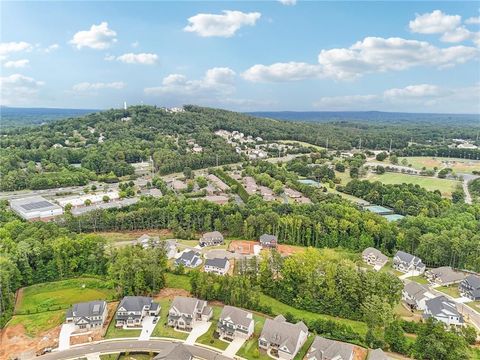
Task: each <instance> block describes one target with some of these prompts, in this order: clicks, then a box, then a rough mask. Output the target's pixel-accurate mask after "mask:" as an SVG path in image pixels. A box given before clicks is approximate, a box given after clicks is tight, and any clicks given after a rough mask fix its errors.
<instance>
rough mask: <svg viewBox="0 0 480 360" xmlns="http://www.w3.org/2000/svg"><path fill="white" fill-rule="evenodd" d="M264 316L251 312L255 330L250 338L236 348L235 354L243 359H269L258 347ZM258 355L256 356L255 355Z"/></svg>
mask: <svg viewBox="0 0 480 360" xmlns="http://www.w3.org/2000/svg"><path fill="white" fill-rule="evenodd" d="M265 319H266V318H265V317H264V316H260V315H258V314H253V320H254V321H255V330H254V333H253V336H252V337H251V339H250V340H248V341H246V342H245V344H243V346H242V347H241V348H240V350H238V352H237V355H238V356H241V357H243V358H245V359H260V360H269V359H271V358H270V357H269V356H268V355H267V354H266V353H265V352H261V351H259V349H258V337H259V336H260V334H261V332H262V329H263V325H264V324H265ZM256 355H258V356H256Z"/></svg>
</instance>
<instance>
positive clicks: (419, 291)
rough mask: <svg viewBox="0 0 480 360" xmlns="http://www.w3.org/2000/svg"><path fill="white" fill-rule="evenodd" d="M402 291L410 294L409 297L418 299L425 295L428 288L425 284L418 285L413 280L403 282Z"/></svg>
mask: <svg viewBox="0 0 480 360" xmlns="http://www.w3.org/2000/svg"><path fill="white" fill-rule="evenodd" d="M403 289H404V291H405V292H406V293H407V294H408V296H410V297H411V298H413V299H415V300H417V301H420V300H421V299H423V298H424V297H425V293H427V292H428V288H427V287H426V286H423V285H420V284H419V283H416V282H414V281H411V282H409V283H408V284H405V286H404V288H403Z"/></svg>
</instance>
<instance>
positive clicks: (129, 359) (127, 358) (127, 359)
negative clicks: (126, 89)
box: [118, 353, 155, 360]
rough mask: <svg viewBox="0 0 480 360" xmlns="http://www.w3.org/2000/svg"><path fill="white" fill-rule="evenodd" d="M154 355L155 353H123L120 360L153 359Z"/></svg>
mask: <svg viewBox="0 0 480 360" xmlns="http://www.w3.org/2000/svg"><path fill="white" fill-rule="evenodd" d="M127 354H128V355H127ZM154 357H155V354H153V353H152V355H150V354H148V353H122V354H120V356H119V358H118V360H152V359H153V358H154Z"/></svg>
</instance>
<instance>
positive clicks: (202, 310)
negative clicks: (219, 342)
mask: <svg viewBox="0 0 480 360" xmlns="http://www.w3.org/2000/svg"><path fill="white" fill-rule="evenodd" d="M212 315H213V310H212V308H211V307H210V306H207V302H206V301H204V300H199V299H196V298H190V297H184V296H176V297H175V299H173V301H172V305H171V306H170V310H169V311H168V319H167V323H168V325H169V326H172V327H174V328H177V329H180V330H185V331H190V330H192V328H193V326H194V325H195V323H196V322H198V321H208V320H210V319H211V318H212Z"/></svg>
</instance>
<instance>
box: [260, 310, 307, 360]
mask: <svg viewBox="0 0 480 360" xmlns="http://www.w3.org/2000/svg"><path fill="white" fill-rule="evenodd" d="M307 337H308V328H307V326H306V325H305V324H304V323H303V322H301V321H300V322H298V323H296V324H292V323H289V322H287V321H286V319H285V318H284V317H283V316H282V315H278V316H277V317H275V319H273V320H272V319H267V320H265V324H264V326H263V329H262V333H261V334H260V337H259V338H258V346H259V347H260V348H261V349H263V350H266V351H267V352H270V353H271V354H272V355H273V356H276V357H278V358H279V359H285V360H291V359H293V358H294V357H295V355H297V353H298V351H299V350H300V348H301V347H302V346H303V344H304V343H305V341H306V340H307Z"/></svg>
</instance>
